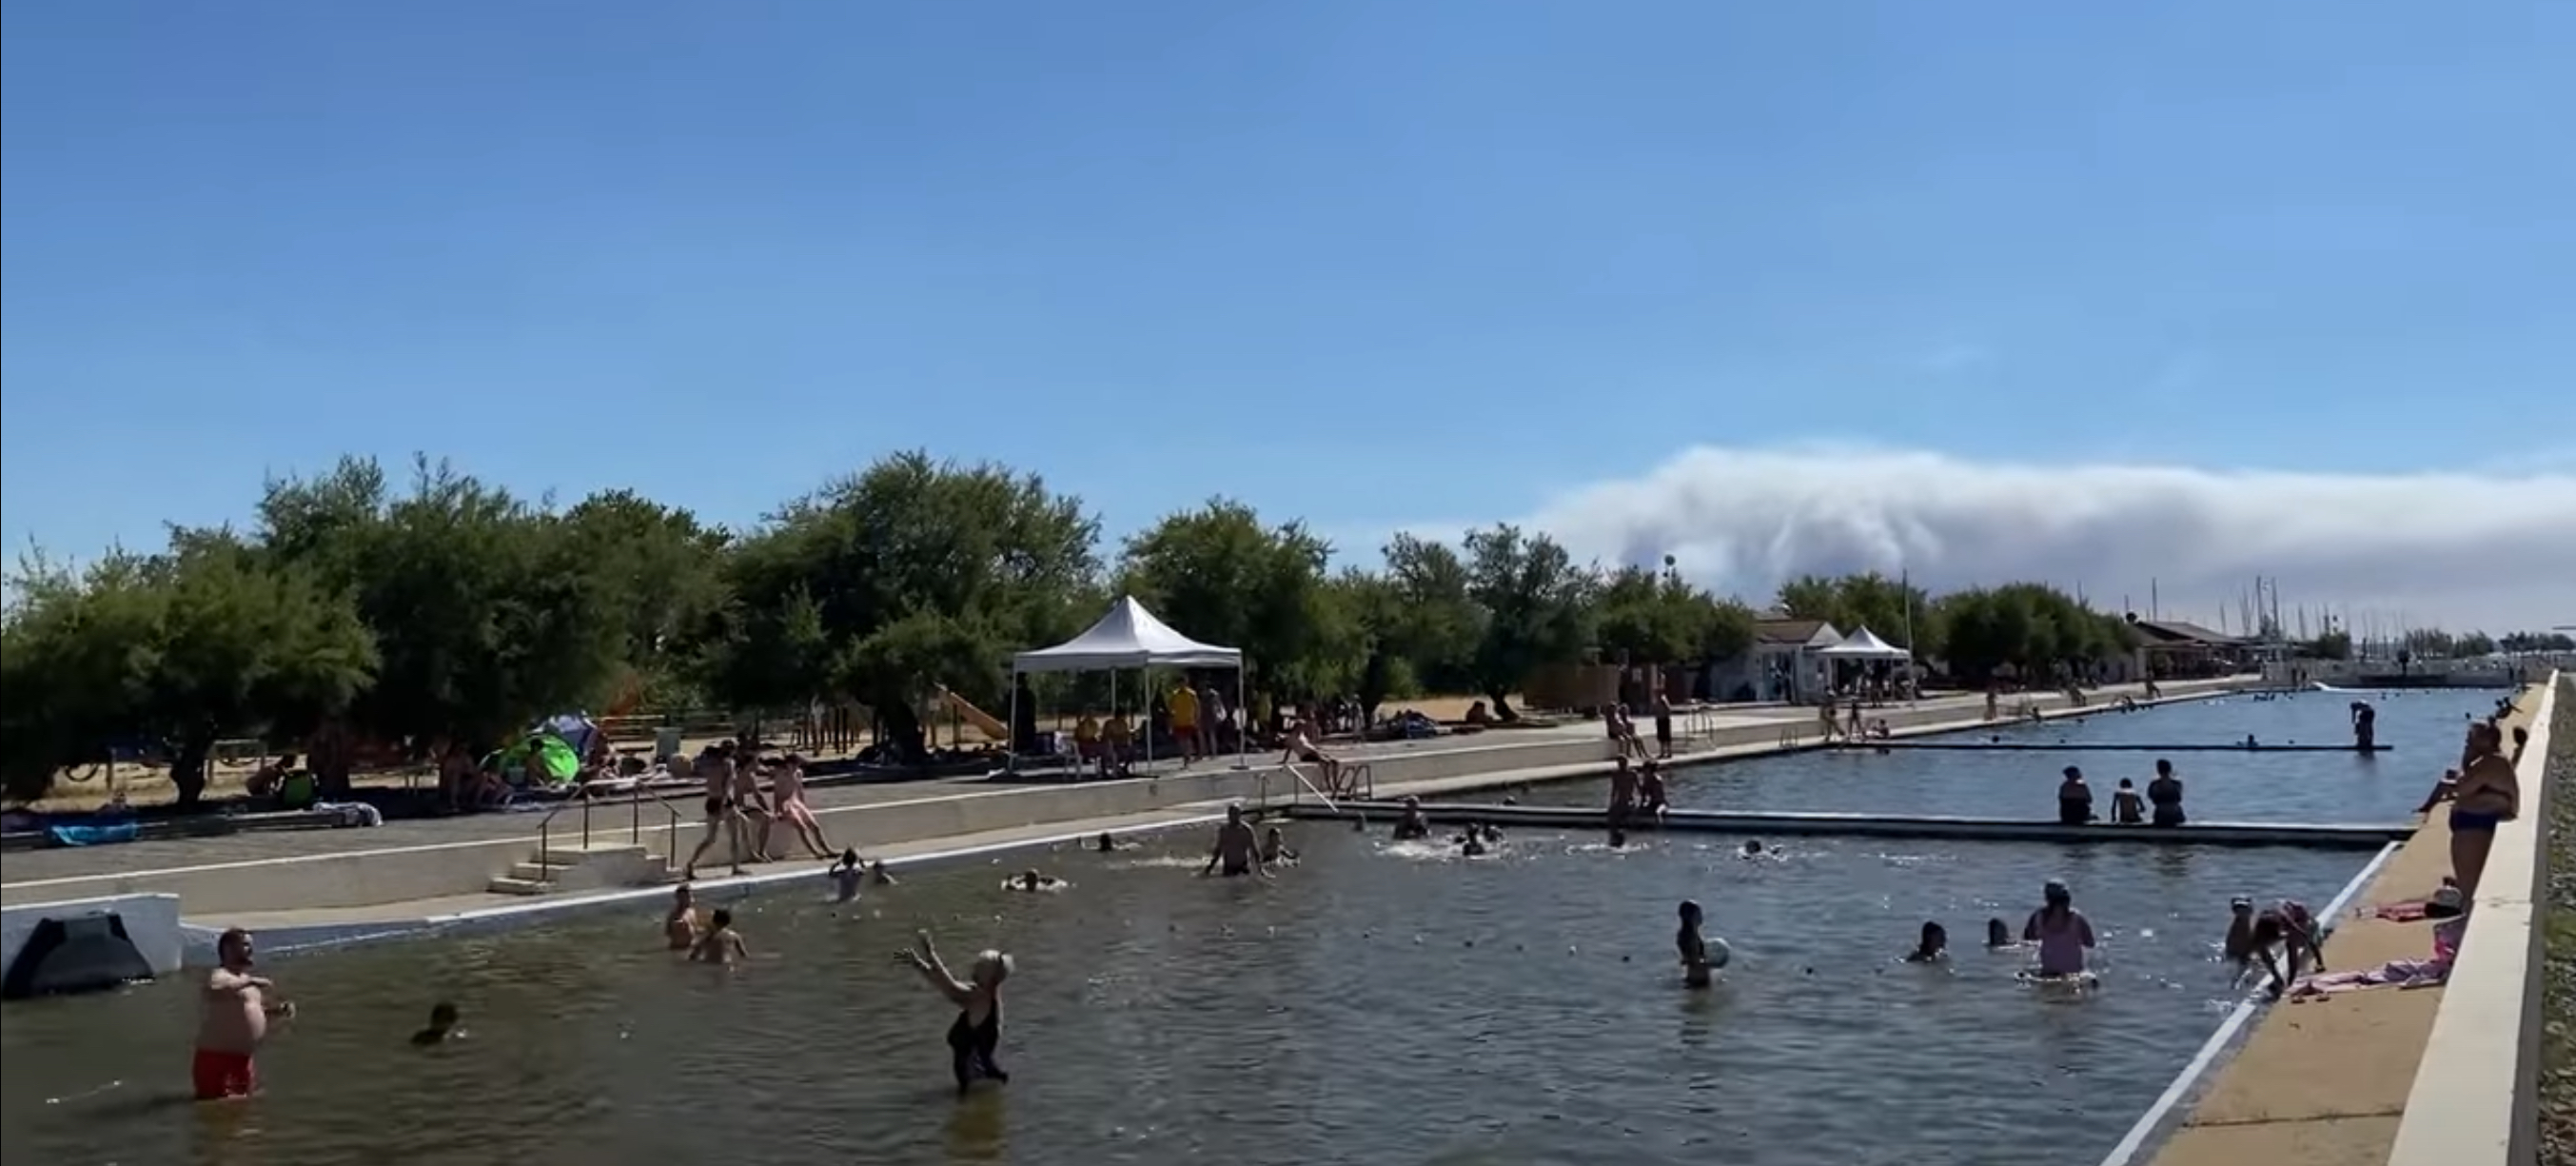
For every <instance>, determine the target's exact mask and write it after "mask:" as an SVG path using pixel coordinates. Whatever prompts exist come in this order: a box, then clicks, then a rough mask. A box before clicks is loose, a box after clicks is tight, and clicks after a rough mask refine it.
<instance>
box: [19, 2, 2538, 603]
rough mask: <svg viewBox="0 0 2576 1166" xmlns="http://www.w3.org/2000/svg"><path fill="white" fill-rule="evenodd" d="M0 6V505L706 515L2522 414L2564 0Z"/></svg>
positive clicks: (108, 528)
mask: <svg viewBox="0 0 2576 1166" xmlns="http://www.w3.org/2000/svg"><path fill="white" fill-rule="evenodd" d="M0 52H5V60H0V182H5V190H0V200H4V201H5V226H0V262H4V263H5V272H0V284H4V285H5V286H0V329H5V335H0V406H5V420H6V424H5V426H0V445H5V448H0V476H4V477H5V481H0V499H5V506H0V509H4V510H5V513H0V528H5V530H4V531H0V533H5V535H6V537H7V538H8V540H9V541H10V542H11V543H12V544H14V545H24V544H25V542H26V541H27V540H28V539H30V538H31V537H32V538H35V539H38V540H41V541H42V542H43V543H44V544H46V545H47V546H49V547H52V548H55V549H58V550H62V551H69V552H73V553H87V552H89V551H92V550H95V549H96V548H98V547H99V546H101V545H104V544H105V543H107V542H109V541H110V540H113V539H118V538H122V539H125V540H127V541H129V542H143V543H150V542H154V541H156V540H157V535H158V526H159V524H160V523H161V522H162V521H163V520H165V519H173V520H182V521H187V522H213V521H221V520H225V519H237V518H239V517H241V516H243V515H244V514H246V513H247V512H248V510H249V507H250V505H251V503H252V502H253V501H254V499H255V497H256V494H257V491H258V486H259V482H260V480H261V478H262V476H263V475H264V474H268V473H282V472H299V471H311V470H316V469H319V468H322V467H324V466H326V465H327V464H328V463H329V462H330V461H331V460H332V459H333V458H334V457H336V456H337V455H338V454H340V453H342V452H359V453H372V454H376V455H380V456H383V457H385V458H388V459H395V460H400V459H405V458H407V457H408V456H409V455H410V454H411V453H412V452H413V451H415V450H424V451H429V452H431V453H433V454H442V455H448V456H452V457H454V458H456V459H458V460H459V461H460V462H461V463H463V464H464V466H465V467H466V468H468V469H470V470H472V471H474V472H477V473H480V474H483V475H486V476H488V477H493V478H498V479H501V480H503V481H506V482H508V483H510V484H512V485H514V486H517V487H520V488H522V489H525V490H528V491H531V492H535V491H542V490H548V489H551V490H554V491H556V492H557V493H558V494H559V495H562V496H564V497H566V498H567V499H569V498H571V497H574V496H578V495H579V494H581V493H584V492H587V491H589V490H592V489H595V488H600V487H608V486H632V487H635V488H638V489H640V490H642V491H644V492H646V493H648V494H651V495H654V496H656V497H660V498H663V499H666V500H671V501H676V502H682V503H685V504H688V505H691V506H693V507H695V508H697V509H698V510H700V511H701V512H702V513H704V514H706V515H709V516H711V517H713V518H715V519H718V520H721V521H728V522H742V521H746V520H749V519H752V518H754V517H755V516H756V515H758V514H759V513H760V512H761V511H763V510H764V509H766V508H767V507H769V506H771V505H772V504H774V503H776V502H778V501H779V500H781V499H783V498H785V497H788V496H790V495H793V494H796V493H799V492H801V491H803V490H806V489H808V488H810V487H812V486H814V485H815V484H817V483H818V482H820V481H822V480H823V479H825V478H826V477H828V476H830V475H832V474H835V473H838V472H844V471H847V470H850V469H854V468H856V467H859V466H861V465H863V464H865V463H866V462H867V461H869V460H870V459H871V458H873V457H875V456H876V455H878V454H880V453H881V452H884V451H886V450H889V449H894V448H903V447H911V446H926V447H928V448H930V449H932V450H934V451H935V452H938V453H941V454H945V455H951V456H955V457H960V458H983V457H991V458H998V459H1002V460H1005V461H1008V462H1012V463H1015V464H1019V465H1023V466H1027V467H1031V468H1035V469H1038V470H1041V471H1043V472H1044V473H1045V474H1047V475H1048V477H1049V478H1050V479H1051V480H1053V481H1054V482H1056V483H1058V484H1060V485H1062V486H1064V487H1066V488H1069V489H1072V490H1075V491H1078V492H1080V493H1081V494H1083V495H1084V496H1086V497H1087V498H1089V499H1090V500H1091V501H1092V502H1093V503H1094V504H1095V505H1096V506H1097V507H1098V508H1099V509H1100V510H1101V511H1102V512H1103V514H1104V515H1105V516H1106V517H1107V519H1108V520H1109V523H1110V525H1111V527H1112V528H1113V529H1123V528H1131V527H1133V526H1136V525H1139V524H1142V523H1144V522H1147V521H1150V520H1151V519H1152V518H1153V517H1154V516H1155V515H1157V514H1159V513H1161V512H1163V511H1166V510H1170V509H1173V508H1176V507H1180V506H1183V505H1187V504H1190V503H1193V502H1196V501H1198V500H1200V499H1202V498H1204V497H1205V496H1207V495H1209V494H1212V493H1218V492H1223V493H1229V494H1234V495H1237V496H1241V497H1244V498H1247V499H1249V500H1251V501H1253V502H1255V503H1257V504H1258V505H1260V506H1262V507H1263V508H1264V510H1265V511H1269V512H1274V513H1277V514H1279V515H1281V516H1283V517H1284V516H1287V515H1291V514H1298V515H1304V516H1307V517H1308V518H1310V519H1312V520H1313V521H1315V522H1316V523H1317V524H1318V525H1320V526H1321V527H1323V528H1324V529H1326V530H1328V531H1341V532H1368V531H1379V530H1384V529H1387V528H1389V527H1392V526H1395V525H1400V524H1404V523H1408V522H1415V521H1436V522H1450V521H1464V520H1488V519H1495V518H1510V517H1518V516H1524V515H1531V514H1537V513H1541V512H1544V511H1545V510H1547V508H1548V507H1549V506H1550V505H1551V504H1553V503H1554V502H1555V501H1557V500H1559V499H1561V498H1564V497H1566V496H1569V495H1572V494H1574V493H1577V492H1579V491H1581V490H1583V489H1584V488H1586V487H1590V486H1593V485H1595V484H1597V483H1600V482H1603V481H1615V480H1624V479H1633V478H1638V477H1640V476H1641V475H1645V474H1646V473H1648V471H1650V470H1652V469H1653V468H1654V467H1655V466H1657V465H1658V464H1661V463H1664V462H1665V461H1666V460H1667V459H1670V458H1672V457H1674V456H1675V455H1677V454H1680V453H1681V452H1683V451H1684V450H1686V449H1689V448H1691V447H1694V446H1715V447H1728V448H1744V447H1763V446H1770V445H1774V444H1776V443H1781V442H1792V441H1803V440H1813V439H1820V438H1823V439H1835V440H1846V441H1848V440H1864V441H1868V442H1871V443H1873V444H1877V445H1883V446H1892V447H1898V448H1902V449H1908V450H1923V451H1935V452H1938V453H1941V454H1945V455H1948V456H1951V457H1954V458H1960V459H1966V460H1967V461H1970V462H1977V461H2000V460H2010V461H2034V460H2036V461H2045V462H2068V463H2098V462H2119V461H2137V460H2151V461H2159V462H2181V463H2187V464H2192V465H2200V466H2211V467H2222V468H2224V467H2265V468H2270V469H2280V470H2290V471H2306V472H2317V473H2330V474H2331V473H2347V474H2356V475H2373V474H2385V473H2393V472H2399V471H2411V470H2419V469H2430V468H2443V469H2461V468H2474V467H2486V466H2505V465H2510V464H2515V463H2517V462H2518V461H2519V462H2523V463H2528V462H2530V461H2532V460H2533V459H2538V460H2539V461H2541V462H2549V461H2550V460H2551V459H2561V458H2563V456H2564V454H2565V451H2566V450H2567V449H2568V448H2569V437H2568V425H2569V423H2570V421H2571V418H2576V405H2571V404H2570V401H2571V400H2576V389H2571V387H2570V382H2571V374H2576V277H2571V275H2570V273H2571V272H2576V209H2571V208H2576V149H2569V148H2567V146H2566V136H2565V126H2566V119H2567V117H2568V116H2569V114H2570V112H2571V111H2576V69H2570V68H2569V67H2568V62H2569V61H2571V60H2576V6H2569V5H2556V4H2545V3H2521V4H2516V3H2502V4H2491V5H2471V6H2425V5H2418V4H2397V3H2380V2H2365V3H2350V2H2343V3H2321V2H2304V0H2302V2H2288V3H2273V4H2263V5H2241V4H2218V3H2200V2H2188V3H2166V4H2155V5H2064V4H2038V3H2028V4H2002V3H1998V4H1985V5H1959V4H1925V3H1884V4H1718V3H1706V2H1698V3H1681V2H1673V3H1665V2H1626V3H1617V4H1607V5H1577V4H1571V3H1522V2H1511V0H1458V2H1450V0H1375V2H1370V3H1343V2H1337V0H1298V2H1295V3H1267V4H1207V3H1203V2H1179V0H1151V2H1144V3H1107V4H1086V5H1066V4H1037V3H1023V4H992V3H823V2H808V3H749V2H747V3H725V4H716V3H705V2H701V3H686V4H683V3H669V2H660V0H621V2H616V3H608V2H587V0H583V2H575V0H557V2H549V3H544V4H505V3H499V2H493V0H470V2H461V3H452V4H438V5H426V4H408V5H401V4H350V3H277V2H267V0H244V2H238V3H231V4H220V5H217V4H185V5H182V4H167V3H146V2H140V0H90V2H76V0H20V2H14V3H11V4H9V5H7V7H6V9H5V39H0ZM2561 464H2563V463H2561ZM1353 537H1355V538H1357V537H1360V536H1357V535H1354V536H1353Z"/></svg>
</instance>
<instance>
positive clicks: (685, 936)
mask: <svg viewBox="0 0 2576 1166" xmlns="http://www.w3.org/2000/svg"><path fill="white" fill-rule="evenodd" d="M698 930H699V928H698V905H697V899H696V896H695V894H694V893H693V892H692V891H690V890H689V884H687V883H681V884H680V885H679V886H676V887H673V888H671V910H670V912H669V913H667V914H665V915H663V916H662V940H663V943H664V944H665V945H667V946H668V947H670V949H671V950H672V951H688V950H690V949H692V948H695V947H696V946H698Z"/></svg>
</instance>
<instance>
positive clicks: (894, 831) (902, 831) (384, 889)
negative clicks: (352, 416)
mask: <svg viewBox="0 0 2576 1166" xmlns="http://www.w3.org/2000/svg"><path fill="white" fill-rule="evenodd" d="M2242 683H2244V678H2241V677H2229V678H2221V679H2215V680H2208V681H2194V682H2177V683H2176V684H2174V685H2172V686H2171V691H2169V692H2168V693H2166V694H2165V695H2163V696H2161V697H2159V698H2158V699H2156V700H2153V701H2141V702H2140V704H2141V705H2143V706H2162V705H2170V704H2182V703H2189V702H2193V701H2199V700H2204V699H2210V698H2214V697H2220V696H2225V695H2228V694H2229V693H2230V692H2232V691H2234V690H2235V689H2236V688H2237V687H2238V686H2240V685H2241V684H2242ZM2126 692H2127V689H2126V688H2116V689H2106V690H2103V691H2102V692H2100V693H2098V694H2096V695H2095V697H2094V699H2093V701H2092V702H2091V703H2089V704H2088V705H2086V706H2082V707H2077V706H2073V705H2069V704H2067V703H2066V701H2065V698H2064V697H2063V696H2062V695H2055V694H2036V695H2035V696H2034V697H2033V700H2034V701H2035V702H2037V703H2038V704H2039V705H2040V706H2042V710H2041V711H2042V714H2043V716H2044V717H2045V719H2048V720H2062V719H2073V718H2080V717H2082V716H2088V715H2098V714H2101V713H2105V712H2110V711H2113V710H2114V709H2116V708H2117V707H2118V706H2117V701H2118V699H2119V697H2121V696H2122V695H2125V694H2126ZM2050 705H2054V706H2055V707H2047V706H2050ZM1878 715H1879V717H1880V719H1883V720H1886V721H1888V722H1889V724H1890V727H1891V730H1892V732H1893V733H1894V735H1896V736H1899V737H1907V738H1911V737H1920V736H1930V735H1935V734H1939V733H1947V732H1962V731H1973V730H1977V729H1982V728H1989V727H1994V725H1995V722H1988V721H1986V720H1985V719H1984V718H1983V716H1982V709H1981V708H1980V707H1978V706H1977V704H1975V703H1974V702H1973V701H1968V700H1962V699H1961V698H1956V697H1951V698H1941V700H1940V701H1939V702H1936V703H1934V704H1933V705H1932V706H1931V707H1920V706H1917V707H1905V708H1890V709H1885V710H1880V711H1879V714H1878ZM1569 728H1572V729H1575V730H1577V731H1575V732H1572V733H1566V732H1562V731H1559V732H1555V733H1553V735H1551V736H1548V737H1541V738H1536V739H1515V740H1510V741H1504V742H1498V743H1497V742H1488V743H1478V744H1464V745H1459V744H1452V743H1450V742H1448V741H1446V740H1444V741H1443V742H1442V743H1441V745H1440V747H1436V748H1430V749H1423V750H1418V751H1409V752H1405V753H1398V754H1390V755H1383V756H1377V755H1368V754H1361V755H1359V756H1358V757H1357V759H1358V760H1363V761H1367V762H1369V763H1370V764H1371V765H1372V766H1373V767H1374V772H1375V773H1376V775H1377V781H1376V782H1375V785H1376V787H1377V792H1379V793H1380V795H1381V796H1395V795H1398V794H1402V793H1420V794H1426V795H1428V794H1434V793H1454V792H1461V791H1465V790H1469V789H1477V788H1494V787H1498V786H1508V785H1518V784H1524V783H1530V782H1535V781H1542V780H1562V779H1571V778H1581V777H1589V776H1600V775H1603V774H1606V773H1608V772H1609V769H1610V760H1611V759H1610V754H1609V742H1608V741H1607V740H1606V739H1605V738H1603V737H1601V736H1598V735H1597V733H1598V730H1597V728H1595V727H1585V726H1582V725H1576V726H1569ZM1541 732H1548V731H1545V730H1542V731H1541ZM1814 733H1815V722H1814V721H1813V720H1812V719H1806V720H1796V721H1777V722H1764V723H1761V724H1753V725H1738V726H1733V727H1729V728H1724V729H1719V730H1716V731H1714V732H1713V733H1712V734H1711V735H1710V736H1709V737H1708V738H1706V739H1705V740H1703V741H1702V742H1700V747H1699V748H1696V749H1693V750H1691V751H1689V752H1687V753H1685V754H1684V755H1682V756H1680V757H1677V758H1675V763H1676V764H1700V763H1704V762H1711V761H1721V760H1729V759H1740V758H1747V757H1755V756H1767V755H1774V754H1783V753H1792V752H1799V751H1805V750H1811V749H1816V748H1819V747H1821V746H1820V744H1819V743H1818V742H1816V741H1815V740H1814V739H1813V737H1814ZM1302 780H1303V779H1302V778H1301V777H1300V776H1299V775H1297V774H1295V773H1294V772H1292V771H1290V770H1287V769H1285V768H1280V767H1267V766H1265V767H1257V768H1251V769H1244V770H1235V769H1230V768H1229V769H1216V770H1202V771H1198V772H1195V773H1193V772H1188V771H1183V772H1179V773H1174V774H1170V775H1162V776H1156V777H1151V778H1137V779H1131V780H1122V781H1108V782H1082V783H1069V784H1051V785H1039V786H1026V787H1010V788H1004V789H972V790H966V791H960V792H951V793H943V794H936V795H930V796H923V797H919V798H900V799H897V800H894V801H888V802H869V803H859V804H846V805H838V806H818V807H817V813H818V815H819V816H821V817H822V818H824V820H825V821H826V822H827V823H828V824H829V827H830V829H831V830H832V831H833V833H834V834H836V835H843V836H847V837H846V838H845V840H847V841H852V842H855V843H856V844H857V845H858V846H859V847H860V848H861V849H863V850H876V849H881V848H884V847H888V846H896V845H903V844H908V843H910V842H913V841H915V840H919V839H925V838H939V837H954V836H958V835H962V834H969V833H977V832H982V831H988V830H998V829H1009V828H1020V827H1034V826H1040V825H1044V824H1046V823H1049V822H1060V821H1071V820H1078V819H1085V818H1096V817H1108V816H1114V815H1118V814H1124V813H1145V812H1156V811H1163V810H1169V809H1171V808H1173V807H1176V806H1184V805H1195V804H1200V803H1204V802H1210V801H1222V800H1226V799H1240V800H1243V801H1246V802H1247V803H1253V804H1258V805H1262V806H1274V805H1280V804H1286V803H1294V802H1295V801H1297V800H1299V799H1301V798H1303V797H1305V796H1307V792H1306V790H1305V789H1304V788H1303V785H1302ZM691 808H694V806H692V807H691ZM695 825H696V824H695V823H686V824H684V825H683V826H682V827H681V828H682V829H683V830H690V829H694V828H695ZM568 832H569V831H568V830H567V831H566V833H568ZM629 833H630V831H628V830H626V829H622V828H618V829H612V830H610V831H609V832H608V835H607V836H608V837H609V838H611V839H617V838H622V837H624V836H626V835H627V834H629ZM632 833H634V834H635V835H636V841H635V842H634V843H633V845H642V846H645V847H647V848H648V849H649V848H650V847H651V846H653V845H656V844H658V845H661V846H662V847H664V848H665V849H667V848H668V846H669V845H670V839H671V837H672V831H671V830H670V829H669V827H667V826H644V827H639V828H637V829H636V830H634V831H632ZM535 834H536V830H535V828H534V827H533V826H531V827H528V828H526V829H525V831H524V832H523V833H513V834H509V835H506V836H500V837H483V838H472V839H462V840H453V841H445V840H443V841H436V842H423V843H418V844H415V845H406V846H392V847H385V848H367V849H360V850H354V851H341V852H325V853H305V854H293V855H284V856H274V857H265V858H255V859H247V860H235V861H225V862H216V863H197V864H181V865H172V866H165V867H161V868H156V869H144V870H122V871H117V872H114V873H105V874H83V875H74V876H68V877H58V878H42V879H34V880H26V881H20V882H0V903H6V904H9V905H12V906H16V905H35V904H40V903H47V902H58V901H63V900H71V899H86V898H96V897H101V896H104V895H114V894H134V893H170V894H177V895H179V896H180V898H181V901H182V903H183V905H184V906H185V907H186V909H187V911H188V912H189V913H191V914H209V913H231V912H267V911H276V910H290V909H303V908H362V907H368V906H376V905H384V904H398V903H406V902H414V901H419V900H426V899H434V898H445V897H454V896H460V895H464V894H469V893H474V892H479V891H481V890H483V889H484V888H485V885H486V883H487V882H488V881H489V880H491V879H492V878H494V877H495V876H499V875H503V874H506V873H510V871H511V869H512V867H513V866H515V865H518V864H521V863H523V862H524V861H525V860H528V859H530V858H534V857H537V855H536V853H535V852H536V850H537V838H536V837H535ZM605 845H611V846H613V843H612V844H605ZM558 849H559V850H565V851H569V850H570V849H571V847H570V845H569V843H568V842H567V844H566V845H564V846H562V847H559V848H558ZM566 889H569V888H566ZM554 893H562V891H556V892H554Z"/></svg>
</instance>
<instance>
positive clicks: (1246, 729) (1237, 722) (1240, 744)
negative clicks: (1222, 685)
mask: <svg viewBox="0 0 2576 1166" xmlns="http://www.w3.org/2000/svg"><path fill="white" fill-rule="evenodd" d="M1251 737H1252V713H1251V711H1250V710H1249V709H1247V708H1245V706H1244V703H1243V663H1242V662H1241V661H1236V662H1235V665H1234V767H1235V768H1236V769H1250V768H1252V761H1251V756H1252V741H1251Z"/></svg>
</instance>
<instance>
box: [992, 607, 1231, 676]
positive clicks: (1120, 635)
mask: <svg viewBox="0 0 2576 1166" xmlns="http://www.w3.org/2000/svg"><path fill="white" fill-rule="evenodd" d="M1157 664H1160V665H1167V666H1177V667H1201V668H1216V667H1224V668H1239V667H1242V666H1243V653H1242V652H1241V651H1240V650H1238V649H1234V648H1220V647H1217V646H1216V645H1214V644H1202V643H1200V642H1198V641H1197V640H1193V639H1191V638H1189V637H1188V636H1185V635H1182V634H1181V633H1179V632H1176V631H1173V630H1172V625H1170V624H1167V623H1164V622H1163V621H1161V620H1159V619H1156V618H1154V613H1153V612H1150V611H1147V610H1145V605H1144V604H1141V603H1138V602H1136V601H1135V599H1133V598H1131V597H1129V596H1124V595H1122V596H1119V597H1118V602H1116V603H1113V604H1110V605H1109V612H1108V614H1106V615H1103V616H1101V617H1100V620H1099V622H1097V623H1094V624H1092V625H1091V629H1090V630H1089V631H1086V632H1084V633H1082V634H1081V635H1078V636H1075V637H1074V638H1072V639H1070V640H1066V641H1065V642H1063V643H1061V644H1057V645H1056V646H1054V647H1052V648H1039V649H1037V650H1035V651H1031V652H1022V653H1020V654H1019V655H1016V656H1013V657H1011V667H1012V668H1013V669H1015V670H1017V671H1021V672H1084V671H1090V670H1092V669H1098V668H1143V667H1146V666H1149V665H1157Z"/></svg>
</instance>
